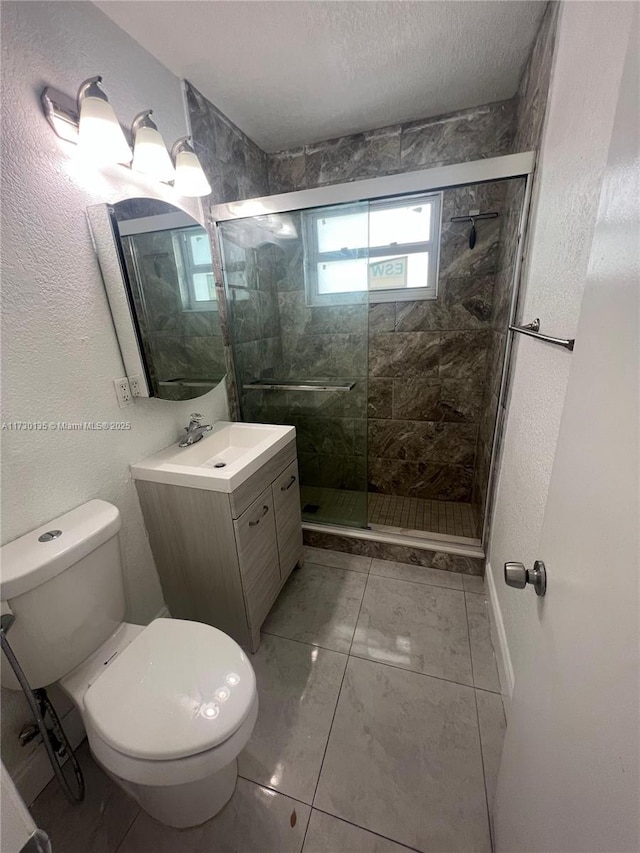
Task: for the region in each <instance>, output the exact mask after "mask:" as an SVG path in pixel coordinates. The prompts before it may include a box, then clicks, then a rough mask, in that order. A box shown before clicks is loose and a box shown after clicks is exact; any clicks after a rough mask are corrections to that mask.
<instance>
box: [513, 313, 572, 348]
mask: <svg viewBox="0 0 640 853" xmlns="http://www.w3.org/2000/svg"><path fill="white" fill-rule="evenodd" d="M509 331H510V332H518V333H519V334H521V335H529V337H530V338H537V339H538V340H539V341H546V342H547V343H548V344H557V345H558V346H559V347H564V348H565V349H568V350H569V351H573V345H574V344H575V342H576V339H575V338H553V337H551V335H543V334H541V333H540V320H539V319H538V318H537V317H536V319H535V320H534V321H533V323H527V324H526V325H525V326H509Z"/></svg>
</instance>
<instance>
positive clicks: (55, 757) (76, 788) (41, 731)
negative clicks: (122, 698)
mask: <svg viewBox="0 0 640 853" xmlns="http://www.w3.org/2000/svg"><path fill="white" fill-rule="evenodd" d="M56 532H58V531H56ZM38 541H39V542H46V541H47V540H46V539H43V538H42V537H39V538H38ZM15 621H16V617H15V615H14V614H13V613H4V614H3V615H2V620H1V621H0V646H1V647H2V651H3V652H4V654H5V657H6V659H7V661H8V663H9V665H10V666H11V669H12V670H13V672H14V675H15V677H16V680H17V682H18V684H19V685H20V687H21V688H22V692H23V693H24V696H25V699H26V700H27V704H28V705H29V708H30V710H31V713H32V714H33V719H34V723H33V724H32V725H30V726H25V727H24V728H23V729H22V731H21V732H20V735H19V737H20V742H21V743H22V745H23V746H26V745H27V744H28V743H30V742H31V741H32V740H34V738H36V737H37V736H38V735H40V737H41V738H42V743H43V745H44V748H45V750H46V752H47V757H48V758H49V762H50V764H51V768H52V770H53V772H54V774H55V777H56V779H57V780H58V783H59V784H60V787H61V788H62V790H63V792H64V795H65V797H66V798H67V799H68V800H69V802H70V803H80V802H82V800H84V793H85V789H84V776H83V775H82V770H81V769H80V765H79V764H78V759H77V758H76V756H75V753H74V751H73V747H72V746H71V744H70V743H69V740H68V738H67V736H66V734H65V731H64V729H63V728H62V724H61V722H60V719H59V717H58V715H57V713H56V710H55V708H54V707H53V705H52V703H51V700H50V699H49V696H48V695H47V691H46V690H45V689H44V688H43V687H40V688H38V689H37V690H33V689H32V688H31V685H30V684H29V681H28V679H27V676H26V675H25V673H24V670H23V669H22V667H21V666H20V663H19V661H18V659H17V657H16V656H15V654H14V652H13V649H12V648H11V645H10V644H9V640H8V639H7V633H8V631H9V629H10V628H11V626H12V625H13V623H14V622H15ZM47 718H48V719H49V724H50V725H49V726H47V723H46V719H47ZM67 761H69V763H70V765H71V769H72V770H73V777H74V779H75V785H71V784H70V783H69V780H68V779H67V776H66V774H65V772H64V770H63V764H65V763H66V762H67Z"/></svg>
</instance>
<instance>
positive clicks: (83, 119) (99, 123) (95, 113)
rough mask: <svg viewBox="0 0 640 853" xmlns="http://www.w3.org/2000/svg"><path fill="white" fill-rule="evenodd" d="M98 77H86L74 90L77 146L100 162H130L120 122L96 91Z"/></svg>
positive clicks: (131, 153) (107, 101)
mask: <svg viewBox="0 0 640 853" xmlns="http://www.w3.org/2000/svg"><path fill="white" fill-rule="evenodd" d="M101 82H102V77H90V78H89V79H88V80H85V81H84V83H82V84H81V85H80V88H79V89H78V113H79V115H80V120H79V126H78V144H79V146H80V147H81V148H82V150H83V152H86V153H87V154H88V155H89V156H90V157H91V159H92V160H97V161H99V162H100V163H124V164H127V163H130V162H131V160H132V159H133V152H132V151H131V148H129V143H128V142H127V139H126V137H125V135H124V132H123V130H122V128H121V127H120V122H119V121H118V118H117V116H116V114H115V112H114V111H113V107H112V106H111V104H110V103H109V99H108V98H107V96H106V95H105V93H104V92H103V91H102V89H101V88H100V86H99V84H100V83H101Z"/></svg>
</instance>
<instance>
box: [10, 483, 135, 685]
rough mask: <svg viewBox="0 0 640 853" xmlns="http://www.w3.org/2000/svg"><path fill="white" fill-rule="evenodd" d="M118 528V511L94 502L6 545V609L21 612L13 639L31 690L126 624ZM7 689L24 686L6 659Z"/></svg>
mask: <svg viewBox="0 0 640 853" xmlns="http://www.w3.org/2000/svg"><path fill="white" fill-rule="evenodd" d="M119 530H120V513H119V511H118V509H117V507H115V506H113V505H112V504H110V503H107V502H106V501H100V500H93V501H89V502H88V503H86V504H83V505H82V506H79V507H77V508H76V509H74V510H71V512H67V513H65V514H64V515H62V516H60V518H56V519H55V520H54V521H50V522H49V523H48V524H44V525H43V526H42V527H39V528H38V529H37V530H33V531H31V533H27V534H26V535H25V536H21V537H20V538H19V539H14V541H13V542H9V543H8V544H7V545H4V546H3V547H2V548H0V600H1V601H2V612H3V613H5V612H7V606H8V607H9V608H10V610H11V612H12V613H13V614H14V615H15V622H14V623H13V625H12V627H11V629H10V631H9V632H8V634H7V638H8V640H9V643H10V644H11V647H12V649H13V651H14V653H15V655H16V657H17V658H18V661H19V662H20V665H21V666H22V668H23V669H24V671H25V673H26V676H27V678H28V679H29V683H30V684H31V687H33V688H36V687H44V686H46V685H47V684H51V683H53V682H54V681H57V680H58V679H60V678H61V677H62V676H64V675H66V674H67V673H69V672H71V670H72V669H73V668H74V667H76V666H77V665H78V664H79V663H81V662H82V661H83V660H84V659H85V658H86V657H88V656H89V655H90V654H91V653H92V652H93V651H95V649H97V648H98V647H99V646H100V645H101V644H102V643H103V642H104V641H105V640H106V639H107V638H108V637H109V636H110V635H111V634H113V632H114V631H115V630H116V629H117V628H118V626H119V625H120V624H121V623H122V621H123V619H124V614H125V599H124V586H123V579H122V565H121V562H120V548H119V544H118V531H119ZM50 531H52V532H53V533H54V535H53V536H51V537H48V536H44V537H43V534H47V533H48V532H50ZM58 531H60V533H59V534H58ZM56 534H58V535H56ZM42 538H43V539H44V541H41V539H42ZM2 685H3V687H9V688H10V689H13V690H17V689H19V686H18V682H17V680H16V679H15V676H14V675H13V672H12V670H11V668H10V666H9V664H8V663H7V661H6V660H5V659H4V655H2Z"/></svg>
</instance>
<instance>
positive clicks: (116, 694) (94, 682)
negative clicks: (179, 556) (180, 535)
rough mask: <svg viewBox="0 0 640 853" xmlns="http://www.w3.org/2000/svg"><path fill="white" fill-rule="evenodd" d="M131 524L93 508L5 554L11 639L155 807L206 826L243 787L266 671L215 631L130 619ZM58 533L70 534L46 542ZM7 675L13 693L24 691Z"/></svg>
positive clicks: (35, 674) (173, 822) (104, 757)
mask: <svg viewBox="0 0 640 853" xmlns="http://www.w3.org/2000/svg"><path fill="white" fill-rule="evenodd" d="M119 526H120V520H119V514H118V510H117V509H116V508H115V507H113V506H111V505H110V504H107V503H105V502H104V501H90V502H89V503H88V504H85V505H83V506H82V507H78V508H77V509H76V510H72V511H71V512H69V513H66V515H64V516H61V517H60V518H59V519H56V520H55V521H53V522H51V523H50V524H48V525H44V526H43V527H42V528H39V529H38V530H35V531H33V532H32V533H30V534H27V535H26V536H24V537H21V538H20V539H18V540H15V541H14V542H11V543H9V544H8V545H5V546H3V547H2V549H0V557H1V558H2V564H3V576H2V580H1V581H0V597H1V598H2V603H3V608H5V609H6V608H7V607H9V608H10V609H11V610H12V611H13V613H14V614H15V616H16V621H15V623H14V626H13V628H12V629H11V637H10V639H11V643H12V646H13V649H14V652H15V653H16V655H17V657H18V659H19V660H20V662H21V664H22V667H23V669H25V672H26V674H27V678H28V679H29V680H30V683H31V686H32V687H39V686H45V685H47V684H51V683H52V682H53V681H58V682H59V684H60V686H61V687H62V688H63V690H64V691H65V692H66V693H67V694H68V695H69V697H70V698H71V699H72V701H73V702H74V703H75V705H76V707H77V708H78V710H79V712H80V714H81V716H82V720H83V722H84V726H85V730H86V732H87V737H88V740H89V746H90V748H91V752H92V754H93V755H94V757H95V758H96V760H97V761H98V763H99V764H100V765H101V766H102V767H103V768H104V769H105V771H106V772H107V773H108V774H109V775H110V776H111V777H112V778H113V779H114V780H115V781H116V782H117V783H118V784H119V785H121V787H123V788H124V789H125V790H126V791H128V792H129V793H130V794H131V795H132V796H133V797H134V798H135V799H136V800H137V801H138V803H139V804H140V806H141V807H142V808H143V809H144V810H145V811H147V812H148V813H149V814H150V815H151V816H152V817H154V818H156V819H157V820H159V821H161V822H162V823H165V824H168V825H170V826H176V827H181V828H182V827H187V826H195V825H197V824H200V823H203V822H204V821H206V820H208V819H209V818H211V817H213V815H215V814H216V813H217V812H218V811H219V810H220V809H221V808H222V807H223V806H224V805H225V803H226V802H227V801H228V800H229V798H230V797H231V795H232V794H233V791H234V789H235V784H236V779H237V756H238V754H239V753H240V752H241V751H242V749H243V748H244V746H245V745H246V743H247V741H248V739H249V737H250V736H251V733H252V731H253V728H254V726H255V722H256V718H257V714H258V696H257V690H256V680H255V675H254V672H253V668H252V666H251V663H250V662H249V660H248V658H247V656H246V654H245V653H244V652H243V650H242V649H241V648H240V646H239V645H238V644H237V643H236V642H235V641H234V640H232V639H231V638H230V637H228V636H227V635H226V634H224V633H223V632H222V631H219V630H218V629H217V628H214V627H212V626H210V625H205V624H202V623H199V622H189V621H184V620H178V619H156V620H154V621H153V622H151V624H150V625H147V626H146V627H145V626H142V625H133V624H131V623H127V622H124V621H122V617H123V615H124V592H123V587H122V575H121V567H120V562H119V549H118V548H117V533H118V530H119ZM52 530H55V531H57V530H61V531H62V533H61V534H60V535H58V536H56V537H53V538H50V537H49V538H48V537H46V536H45V537H44V539H43V538H42V534H44V533H48V532H51V531H52ZM114 545H115V547H114ZM48 546H52V547H48ZM118 617H119V618H118ZM7 670H8V668H7V667H6V666H5V667H3V670H2V681H3V686H7V687H10V688H13V689H16V687H17V683H16V682H15V680H14V679H13V678H12V673H11V672H10V671H7Z"/></svg>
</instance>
